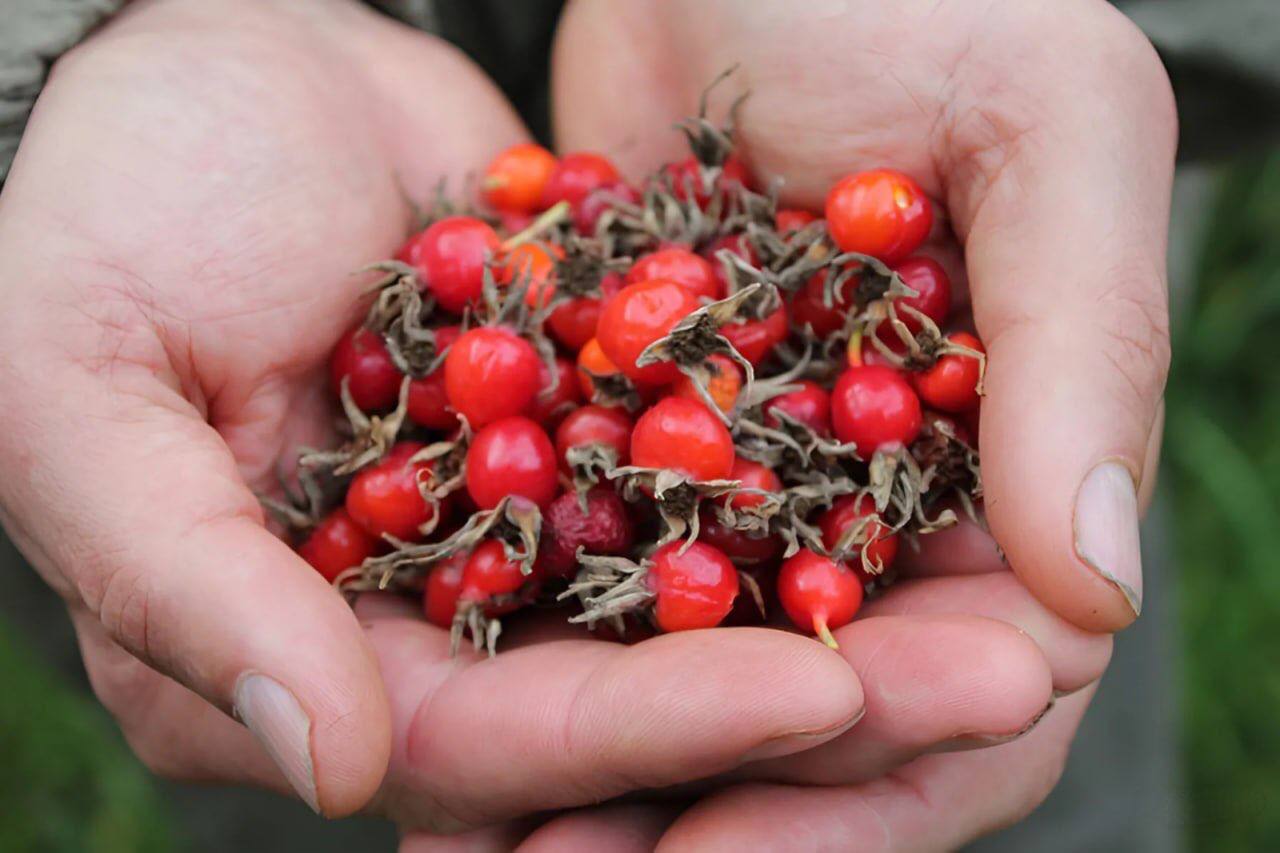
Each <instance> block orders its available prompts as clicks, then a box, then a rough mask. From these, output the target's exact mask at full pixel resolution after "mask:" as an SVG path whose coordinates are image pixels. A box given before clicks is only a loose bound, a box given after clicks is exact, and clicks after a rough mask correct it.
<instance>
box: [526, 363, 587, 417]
mask: <svg viewBox="0 0 1280 853" xmlns="http://www.w3.org/2000/svg"><path fill="white" fill-rule="evenodd" d="M555 376H556V386H555V388H554V389H552V388H551V382H552V374H551V370H550V369H549V368H548V367H547V362H546V361H545V360H544V359H541V358H540V359H538V393H537V394H535V395H534V397H533V402H531V403H530V404H529V411H528V414H529V417H531V418H533V419H534V420H535V421H537V422H538V423H540V424H542V425H543V426H544V427H545V428H546V429H547V430H554V429H555V428H556V427H557V426H559V424H560V422H561V421H562V420H564V419H565V417H567V416H568V414H569V413H570V412H572V411H574V408H575V407H576V406H577V405H578V404H579V403H581V402H582V388H581V387H580V386H579V385H578V370H577V368H576V367H575V366H574V364H573V362H572V361H569V359H567V358H564V357H563V356H556V372H555Z"/></svg>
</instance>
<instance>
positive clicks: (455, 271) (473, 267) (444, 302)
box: [401, 216, 500, 314]
mask: <svg viewBox="0 0 1280 853" xmlns="http://www.w3.org/2000/svg"><path fill="white" fill-rule="evenodd" d="M499 242H500V241H499V240H498V232H496V231H494V230H493V228H492V227H490V226H489V224H488V223H486V222H483V221H481V220H479V219H476V218H475V217H473V216H450V217H446V218H445V219H441V220H439V221H437V222H434V223H432V224H431V225H430V226H428V227H427V229H426V230H425V231H423V232H422V233H421V234H418V235H417V236H415V237H411V238H410V239H409V242H408V243H406V244H405V246H404V248H403V249H401V257H402V258H403V259H404V260H405V262H406V263H408V264H410V265H411V266H413V267H416V268H417V270H418V272H419V274H420V275H421V276H422V280H423V281H424V282H425V283H426V287H427V290H429V291H430V292H431V294H432V295H433V296H435V298H436V302H439V303H440V307H441V308H443V309H445V310H446V311H452V312H453V313H454V314H461V313H462V310H463V309H464V308H466V307H467V305H469V304H471V303H472V302H473V301H475V300H476V299H477V298H479V296H480V292H481V290H483V288H484V264H485V260H486V259H487V258H489V256H491V255H494V254H496V253H497V252H498V248H499Z"/></svg>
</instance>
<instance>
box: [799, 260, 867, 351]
mask: <svg viewBox="0 0 1280 853" xmlns="http://www.w3.org/2000/svg"><path fill="white" fill-rule="evenodd" d="M829 274H830V271H829V270H825V269H824V270H818V271H817V272H816V273H814V274H813V275H811V276H810V277H809V280H808V281H807V282H805V285H804V287H803V288H802V289H801V290H800V291H799V292H798V293H796V295H795V296H794V297H793V298H792V300H791V314H792V321H793V322H794V323H795V324H796V326H797V327H799V328H803V327H805V326H808V327H809V328H810V329H812V330H813V333H814V334H815V335H817V336H818V337H819V338H825V337H827V336H828V335H831V334H833V333H835V332H837V331H839V330H840V329H842V328H844V324H845V320H846V319H847V318H848V315H849V311H850V310H851V309H853V308H854V291H855V289H856V287H857V280H856V279H849V280H847V281H846V282H845V283H844V285H843V286H842V287H840V288H839V290H837V291H836V292H834V293H832V294H831V304H830V305H827V303H826V287H827V276H828V275H829Z"/></svg>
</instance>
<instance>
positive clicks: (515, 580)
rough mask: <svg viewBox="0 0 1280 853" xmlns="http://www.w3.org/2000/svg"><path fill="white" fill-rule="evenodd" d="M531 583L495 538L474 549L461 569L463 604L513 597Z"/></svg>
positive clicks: (461, 597)
mask: <svg viewBox="0 0 1280 853" xmlns="http://www.w3.org/2000/svg"><path fill="white" fill-rule="evenodd" d="M529 580H530V576H529V575H526V574H525V573H524V572H522V571H521V570H520V562H519V561H518V560H511V559H508V558H507V552H506V548H504V547H503V545H502V543H501V542H499V541H498V540H496V539H486V540H485V541H483V542H481V543H480V544H479V545H477V546H476V547H475V550H473V551H472V552H471V555H470V556H469V557H468V558H467V562H466V565H464V566H463V567H462V592H461V594H460V595H459V596H458V598H459V600H460V601H463V602H471V603H477V602H487V601H490V600H491V599H494V598H498V597H502V596H508V595H514V594H515V593H517V592H519V591H520V590H521V589H522V588H523V587H524V585H525V584H526V583H528V582H529Z"/></svg>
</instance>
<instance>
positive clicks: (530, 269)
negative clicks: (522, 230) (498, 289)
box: [497, 240, 564, 308]
mask: <svg viewBox="0 0 1280 853" xmlns="http://www.w3.org/2000/svg"><path fill="white" fill-rule="evenodd" d="M562 260H564V249H562V248H560V247H559V246H557V245H556V244H555V243H543V242H540V241H538V240H532V241H530V242H528V243H521V244H520V245H518V246H516V247H515V248H514V249H512V250H511V251H509V252H507V253H506V254H504V255H503V256H502V266H501V267H500V268H499V269H498V276H497V283H498V284H500V285H503V286H509V285H511V284H515V283H518V284H520V285H521V286H523V287H524V288H525V291H524V303H525V304H526V305H528V306H529V307H530V308H541V307H543V306H544V305H546V304H547V303H549V302H550V301H551V300H552V299H553V298H554V297H555V292H556V264H557V263H559V262H560V261H562Z"/></svg>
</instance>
